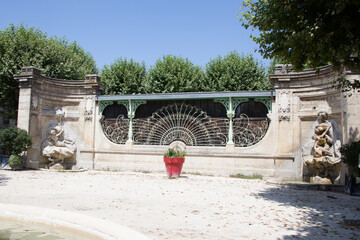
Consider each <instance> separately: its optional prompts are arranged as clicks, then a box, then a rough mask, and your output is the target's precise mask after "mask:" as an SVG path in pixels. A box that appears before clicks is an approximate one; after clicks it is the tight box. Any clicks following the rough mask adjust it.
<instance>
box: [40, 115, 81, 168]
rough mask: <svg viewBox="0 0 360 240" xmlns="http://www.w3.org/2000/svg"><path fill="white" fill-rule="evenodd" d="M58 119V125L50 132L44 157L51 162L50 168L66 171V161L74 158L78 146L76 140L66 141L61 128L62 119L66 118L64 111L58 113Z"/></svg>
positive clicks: (43, 153)
mask: <svg viewBox="0 0 360 240" xmlns="http://www.w3.org/2000/svg"><path fill="white" fill-rule="evenodd" d="M56 117H57V120H58V123H57V125H56V126H55V127H54V128H53V129H51V130H50V136H49V137H48V139H47V145H46V147H45V148H44V149H43V152H42V155H43V156H45V157H47V159H48V160H49V162H50V163H49V168H54V169H64V161H65V159H69V158H71V157H73V156H74V154H75V151H76V146H75V141H74V140H71V139H65V136H64V129H63V127H62V126H61V118H62V117H64V112H63V111H62V109H58V110H57V111H56Z"/></svg>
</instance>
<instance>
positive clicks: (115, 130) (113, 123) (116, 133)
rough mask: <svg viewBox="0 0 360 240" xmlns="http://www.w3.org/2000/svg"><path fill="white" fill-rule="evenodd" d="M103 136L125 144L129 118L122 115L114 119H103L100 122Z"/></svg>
mask: <svg viewBox="0 0 360 240" xmlns="http://www.w3.org/2000/svg"><path fill="white" fill-rule="evenodd" d="M101 125H102V128H103V131H104V134H105V136H106V137H107V138H108V139H109V140H110V141H112V142H113V143H118V144H125V142H126V141H127V140H128V132H129V119H125V118H124V116H123V115H120V116H118V117H117V118H116V119H104V120H103V121H102V122H101Z"/></svg>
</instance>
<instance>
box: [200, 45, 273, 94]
mask: <svg viewBox="0 0 360 240" xmlns="http://www.w3.org/2000/svg"><path fill="white" fill-rule="evenodd" d="M205 76H206V77H205V78H206V84H205V86H206V88H205V89H204V90H205V91H251V90H254V91H255V90H270V89H273V87H272V85H271V83H270V81H269V78H268V76H267V74H266V71H265V68H264V67H263V66H262V65H261V64H259V63H258V62H257V61H255V59H254V57H253V56H252V55H251V54H248V55H244V54H241V55H240V54H239V53H238V52H236V51H233V52H230V53H229V54H227V55H225V56H224V57H221V56H218V57H217V58H215V59H212V60H210V62H209V63H208V64H207V65H206V72H205Z"/></svg>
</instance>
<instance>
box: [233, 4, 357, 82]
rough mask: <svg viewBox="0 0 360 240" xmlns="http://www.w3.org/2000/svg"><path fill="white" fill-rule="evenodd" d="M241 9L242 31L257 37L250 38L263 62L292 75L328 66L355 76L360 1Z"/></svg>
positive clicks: (245, 5) (253, 5)
mask: <svg viewBox="0 0 360 240" xmlns="http://www.w3.org/2000/svg"><path fill="white" fill-rule="evenodd" d="M241 9H242V12H241V13H240V16H239V17H240V18H241V22H242V25H243V26H244V27H245V28H249V27H250V26H251V28H252V29H257V30H259V31H260V35H259V36H258V37H256V36H252V38H253V40H254V41H255V42H256V43H257V44H258V45H259V47H260V50H259V51H260V53H261V54H262V55H263V56H264V57H266V58H275V57H277V58H279V59H283V60H285V61H286V62H287V63H291V64H292V65H293V68H294V69H295V70H302V69H304V67H306V64H308V65H309V67H311V68H318V67H320V66H322V65H324V64H327V63H331V64H332V65H333V66H334V68H335V69H337V70H339V69H340V67H341V66H342V65H344V66H346V67H349V68H354V69H357V70H360V55H359V53H360V28H359V27H358V26H357V24H355V23H358V22H360V11H359V9H360V1H353V0H344V1H328V0H318V1H305V0H285V1H284V0H257V1H253V0H246V1H243V7H242V8H241ZM349 84H350V85H353V87H360V82H356V81H355V82H353V83H349Z"/></svg>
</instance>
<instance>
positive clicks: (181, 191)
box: [0, 171, 360, 240]
mask: <svg viewBox="0 0 360 240" xmlns="http://www.w3.org/2000/svg"><path fill="white" fill-rule="evenodd" d="M0 202H1V203H12V204H21V205H31V206H39V207H45V208H54V209H60V210H66V211H72V212H78V213H82V214H87V215H90V216H94V217H98V218H102V219H106V220H109V221H113V222H115V223H118V224H122V225H125V226H128V227H130V228H133V229H134V230H137V231H139V232H141V233H143V234H145V235H147V236H149V237H151V238H153V239H160V240H161V239H172V240H176V239H212V240H213V239H222V240H225V239H269V240H271V239H297V238H298V239H360V227H359V226H356V225H355V226H352V225H349V224H346V223H347V220H348V219H360V197H354V196H349V195H346V194H342V193H333V192H324V191H311V190H296V189H291V188H290V189H289V188H283V187H279V186H278V185H272V184H268V183H266V182H265V181H261V180H244V179H234V178H226V177H208V176H196V175H186V174H185V175H183V177H182V178H179V179H167V178H166V175H165V173H163V174H159V173H134V172H110V171H86V172H77V173H74V172H50V171H0Z"/></svg>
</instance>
